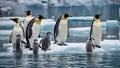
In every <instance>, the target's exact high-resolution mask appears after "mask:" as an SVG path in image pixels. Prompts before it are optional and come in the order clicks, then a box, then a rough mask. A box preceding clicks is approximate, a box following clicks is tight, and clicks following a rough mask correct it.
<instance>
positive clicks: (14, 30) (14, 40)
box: [12, 27, 23, 44]
mask: <svg viewBox="0 0 120 68" xmlns="http://www.w3.org/2000/svg"><path fill="white" fill-rule="evenodd" d="M18 34H19V35H20V36H21V39H22V40H23V30H22V28H21V27H14V28H13V34H12V44H15V42H16V36H17V35H18Z"/></svg>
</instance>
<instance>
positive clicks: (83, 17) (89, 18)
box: [68, 16, 93, 20]
mask: <svg viewBox="0 0 120 68" xmlns="http://www.w3.org/2000/svg"><path fill="white" fill-rule="evenodd" d="M70 19H72V20H74V19H76V20H92V19H93V17H92V16H81V17H69V18H68V20H70Z"/></svg>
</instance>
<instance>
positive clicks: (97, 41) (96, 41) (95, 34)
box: [92, 14, 102, 48]
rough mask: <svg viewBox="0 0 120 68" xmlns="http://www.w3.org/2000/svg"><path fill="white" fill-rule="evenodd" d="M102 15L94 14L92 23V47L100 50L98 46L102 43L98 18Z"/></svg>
mask: <svg viewBox="0 0 120 68" xmlns="http://www.w3.org/2000/svg"><path fill="white" fill-rule="evenodd" d="M101 15H102V14H96V15H95V16H94V22H93V27H92V29H93V30H92V38H93V39H94V40H93V45H94V46H95V47H98V48H101V47H100V46H99V45H100V42H101V41H102V25H101V21H100V19H99V17H100V16H101Z"/></svg>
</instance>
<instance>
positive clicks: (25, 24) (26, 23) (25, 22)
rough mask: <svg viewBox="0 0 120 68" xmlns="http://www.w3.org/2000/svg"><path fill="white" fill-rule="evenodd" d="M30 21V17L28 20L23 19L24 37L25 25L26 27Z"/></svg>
mask: <svg viewBox="0 0 120 68" xmlns="http://www.w3.org/2000/svg"><path fill="white" fill-rule="evenodd" d="M31 19H32V17H31V18H30V17H29V18H25V20H24V24H23V29H24V33H25V34H24V35H26V29H27V25H28V23H29V22H30V21H31Z"/></svg>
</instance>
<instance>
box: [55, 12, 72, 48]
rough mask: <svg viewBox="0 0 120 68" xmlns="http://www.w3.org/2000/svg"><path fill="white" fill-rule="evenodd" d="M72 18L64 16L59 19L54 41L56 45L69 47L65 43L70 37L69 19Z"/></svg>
mask: <svg viewBox="0 0 120 68" xmlns="http://www.w3.org/2000/svg"><path fill="white" fill-rule="evenodd" d="M68 17H71V16H70V15H68V14H66V13H65V14H62V16H61V17H60V18H58V20H57V22H56V24H55V26H54V39H55V43H57V44H58V45H61V46H62V45H67V44H65V41H66V39H67V37H68V36H69V32H68V24H67V18H68Z"/></svg>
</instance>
